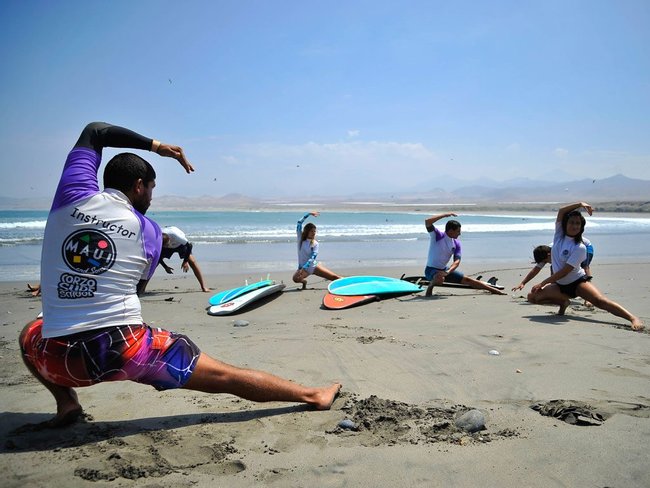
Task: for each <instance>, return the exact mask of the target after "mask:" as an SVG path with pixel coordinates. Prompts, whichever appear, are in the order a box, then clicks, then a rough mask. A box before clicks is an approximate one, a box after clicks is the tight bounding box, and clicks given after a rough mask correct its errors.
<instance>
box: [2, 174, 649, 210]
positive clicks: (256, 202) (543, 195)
mask: <svg viewBox="0 0 650 488" xmlns="http://www.w3.org/2000/svg"><path fill="white" fill-rule="evenodd" d="M443 185H444V186H443ZM576 200H582V201H587V202H589V203H592V204H596V203H602V202H608V203H609V207H611V208H612V210H620V211H629V210H631V209H633V210H637V211H650V181H649V180H640V179H634V178H628V177H626V176H624V175H620V174H619V175H615V176H611V177H609V178H604V179H600V180H593V179H584V180H577V181H567V182H563V183H551V182H548V181H539V180H531V179H522V178H519V179H511V180H507V181H501V182H499V181H493V180H477V181H474V182H463V181H460V180H452V179H446V178H440V179H437V180H435V181H434V182H431V183H429V184H427V183H421V184H419V185H418V186H417V187H414V188H413V189H412V190H411V191H409V192H401V193H394V194H389V193H357V194H353V195H338V196H331V195H311V196H305V197H299V200H298V201H299V202H300V203H304V204H305V205H309V204H314V205H316V204H318V205H328V206H332V207H334V208H340V207H349V206H356V205H369V204H378V205H381V206H391V205H395V206H404V205H412V206H414V207H417V206H418V205H424V204H431V205H435V204H462V203H465V204H475V205H476V206H479V207H485V208H499V207H503V206H517V207H529V206H531V205H541V204H549V205H554V206H555V207H557V204H558V203H562V202H571V201H576ZM294 201H295V200H294ZM631 202H634V204H633V205H632V204H631ZM292 203H293V202H292V201H289V200H287V199H286V198H275V199H274V198H255V197H251V196H246V195H241V194H229V195H224V196H221V197H213V196H200V197H181V196H174V195H163V196H156V198H155V200H154V202H153V207H152V210H218V209H259V208H268V207H271V208H278V207H280V206H288V207H291V206H292ZM50 204H51V200H50V199H46V198H40V199H36V198H5V197H0V208H2V209H5V210H11V209H34V210H44V209H48V208H49V206H50Z"/></svg>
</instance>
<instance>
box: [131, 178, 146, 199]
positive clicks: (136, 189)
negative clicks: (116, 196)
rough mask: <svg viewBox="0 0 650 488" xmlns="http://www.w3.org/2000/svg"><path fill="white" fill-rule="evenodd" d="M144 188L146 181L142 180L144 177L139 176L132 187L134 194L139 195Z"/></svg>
mask: <svg viewBox="0 0 650 488" xmlns="http://www.w3.org/2000/svg"><path fill="white" fill-rule="evenodd" d="M143 190H144V181H142V178H138V179H137V180H135V181H134V182H133V186H132V187H131V192H133V194H134V195H139V194H140V193H142V191H143Z"/></svg>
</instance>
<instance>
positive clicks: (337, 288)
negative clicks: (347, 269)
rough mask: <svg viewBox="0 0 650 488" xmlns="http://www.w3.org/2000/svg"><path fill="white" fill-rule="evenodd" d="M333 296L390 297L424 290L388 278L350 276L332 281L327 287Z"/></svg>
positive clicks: (402, 281)
mask: <svg viewBox="0 0 650 488" xmlns="http://www.w3.org/2000/svg"><path fill="white" fill-rule="evenodd" d="M327 291H329V292H330V293H331V294H332V295H343V296H356V295H388V294H399V293H418V292H421V291H422V288H421V287H420V286H418V285H416V284H414V283H409V282H408V281H404V280H399V279H397V278H390V277H388V276H348V277H346V278H339V279H338V280H335V281H332V282H331V283H330V284H329V286H328V287H327Z"/></svg>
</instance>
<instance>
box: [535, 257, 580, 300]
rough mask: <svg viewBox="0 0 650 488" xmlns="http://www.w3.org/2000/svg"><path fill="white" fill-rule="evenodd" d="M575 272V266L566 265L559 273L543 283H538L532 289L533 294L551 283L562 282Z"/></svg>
mask: <svg viewBox="0 0 650 488" xmlns="http://www.w3.org/2000/svg"><path fill="white" fill-rule="evenodd" d="M572 270H573V266H571V265H570V264H565V265H564V268H562V269H561V270H560V271H557V272H555V273H553V274H552V275H551V276H549V277H548V278H546V279H545V280H544V281H542V282H541V283H537V284H536V285H535V286H533V287H532V288H531V290H530V291H531V292H533V293H537V292H538V291H539V290H541V289H542V288H544V286H546V285H548V284H549V283H555V282H556V281H557V280H560V279H562V278H564V277H565V276H566V275H568V274H569V273H570V272H571V271H572Z"/></svg>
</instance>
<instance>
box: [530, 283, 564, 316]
mask: <svg viewBox="0 0 650 488" xmlns="http://www.w3.org/2000/svg"><path fill="white" fill-rule="evenodd" d="M528 301H529V302H530V303H536V304H539V305H546V304H549V303H550V304H554V305H559V306H560V308H559V310H558V311H557V314H558V315H564V312H566V309H567V308H568V307H569V305H571V300H570V299H569V297H568V296H566V295H565V294H564V293H562V292H561V291H560V287H559V286H557V285H556V284H555V283H550V284H548V285H546V286H545V287H544V288H542V289H541V290H540V291H538V292H537V293H532V292H531V293H529V294H528Z"/></svg>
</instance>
